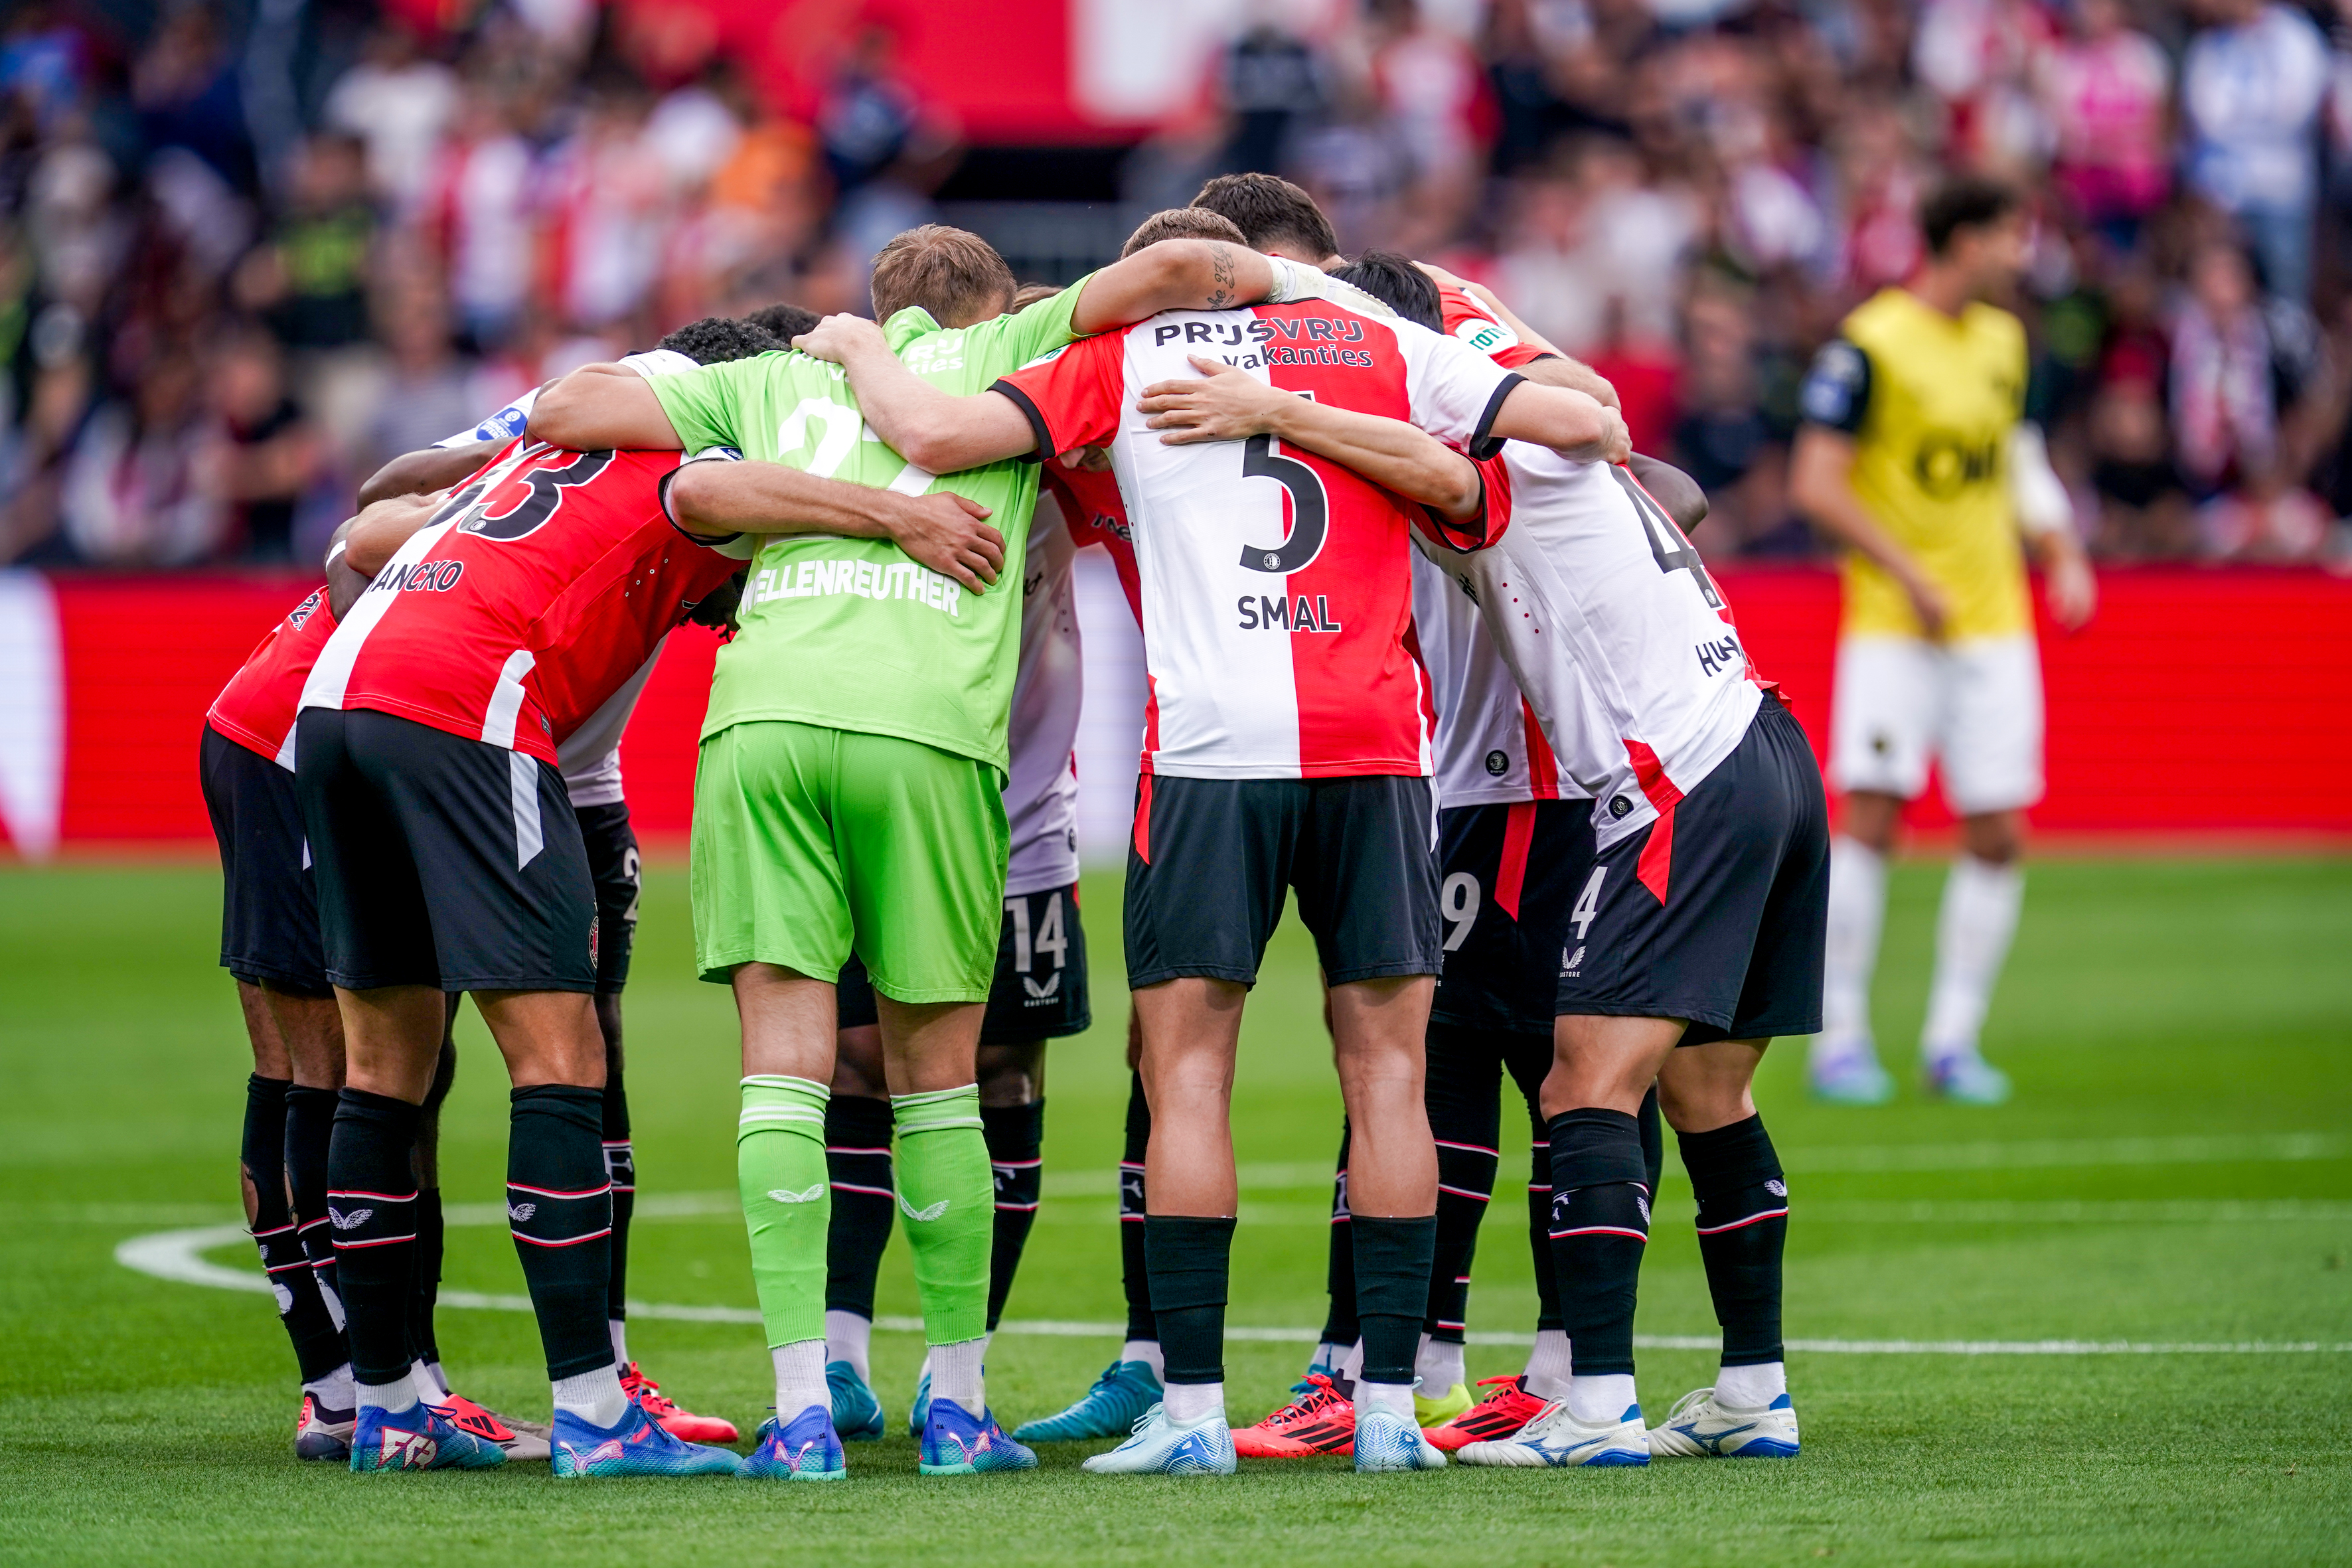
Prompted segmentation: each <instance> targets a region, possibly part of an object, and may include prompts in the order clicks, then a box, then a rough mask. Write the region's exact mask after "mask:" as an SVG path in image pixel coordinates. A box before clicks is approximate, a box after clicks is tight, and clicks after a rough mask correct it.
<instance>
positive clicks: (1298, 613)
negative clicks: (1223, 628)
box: [1234, 594, 1347, 632]
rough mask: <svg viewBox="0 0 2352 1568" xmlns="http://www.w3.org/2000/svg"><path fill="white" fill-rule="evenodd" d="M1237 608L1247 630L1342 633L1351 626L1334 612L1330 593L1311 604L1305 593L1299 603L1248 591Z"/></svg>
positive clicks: (1235, 606)
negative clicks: (1342, 622)
mask: <svg viewBox="0 0 2352 1568" xmlns="http://www.w3.org/2000/svg"><path fill="white" fill-rule="evenodd" d="M1234 608H1235V609H1236V610H1238V611H1239V612H1240V613H1241V623H1242V630H1244V631H1245V632H1268V631H1280V632H1339V631H1345V630H1347V628H1346V627H1345V626H1341V625H1340V624H1339V616H1335V615H1333V614H1332V613H1331V600H1330V598H1329V596H1328V595H1323V594H1318V595H1315V597H1314V600H1313V601H1312V602H1311V603H1310V602H1309V601H1308V599H1307V595H1304V594H1301V595H1298V598H1297V602H1296V603H1294V602H1292V601H1291V600H1290V599H1289V598H1287V597H1285V598H1279V599H1277V598H1270V597H1268V596H1266V595H1261V594H1244V595H1242V596H1241V598H1240V599H1239V600H1237V601H1236V602H1235V603H1234Z"/></svg>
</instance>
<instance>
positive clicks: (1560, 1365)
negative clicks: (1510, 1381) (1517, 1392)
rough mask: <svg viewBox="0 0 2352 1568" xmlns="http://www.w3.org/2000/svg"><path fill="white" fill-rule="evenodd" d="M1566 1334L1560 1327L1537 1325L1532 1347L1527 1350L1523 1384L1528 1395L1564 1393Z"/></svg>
mask: <svg viewBox="0 0 2352 1568" xmlns="http://www.w3.org/2000/svg"><path fill="white" fill-rule="evenodd" d="M1568 1376H1569V1360H1568V1334H1567V1332H1566V1331H1564V1330H1560V1329H1538V1330H1537V1331H1536V1348H1535V1349H1533V1350H1531V1351H1529V1352H1528V1375H1527V1383H1526V1387H1527V1391H1528V1396H1529V1397H1530V1398H1534V1399H1541V1400H1546V1401H1549V1400H1554V1399H1565V1398H1567V1397H1568Z"/></svg>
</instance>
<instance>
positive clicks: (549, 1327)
mask: <svg viewBox="0 0 2352 1568" xmlns="http://www.w3.org/2000/svg"><path fill="white" fill-rule="evenodd" d="M510 1117H511V1121H510V1122H509V1130H508V1137H507V1219H508V1221H509V1229H510V1230H511V1232H512V1234H513V1236H514V1243H515V1252H516V1254H517V1256H519V1257H520V1258H521V1259H522V1278H523V1283H524V1284H525V1285H526V1286H528V1287H529V1288H530V1306H531V1311H532V1313H533V1315H535V1316H536V1317H537V1318H538V1319H539V1339H540V1344H541V1348H542V1349H543V1350H544V1351H545V1352H546V1353H547V1376H548V1381H550V1382H551V1383H555V1382H561V1381H562V1380H563V1379H564V1378H567V1377H577V1376H580V1375H581V1374H583V1373H592V1372H595V1371H597V1370H598V1369H599V1368H603V1367H609V1366H611V1365H612V1364H613V1336H612V1331H610V1330H609V1329H607V1328H606V1327H605V1326H604V1321H605V1320H604V1301H605V1296H606V1293H607V1292H608V1290H609V1289H610V1288H611V1284H612V1278H611V1277H612V1270H613V1184H612V1180H611V1178H610V1177H608V1176H606V1175H605V1173H604V1090H602V1089H584V1088H581V1087H579V1086H577V1085H573V1084H562V1083H550V1084H540V1085H537V1086H535V1087H533V1088H530V1089H516V1090H515V1091H514V1095H513V1104H512V1110H511V1111H510Z"/></svg>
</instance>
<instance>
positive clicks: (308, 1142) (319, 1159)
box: [286, 1084, 343, 1329]
mask: <svg viewBox="0 0 2352 1568" xmlns="http://www.w3.org/2000/svg"><path fill="white" fill-rule="evenodd" d="M339 1103H340V1101H339V1099H338V1097H337V1094H336V1091H335V1090H333V1089H305V1088H303V1087H302V1086H301V1085H300V1084H296V1085H294V1086H293V1087H292V1088H290V1089H288V1090H287V1091H286V1191H287V1194H288V1195H289V1197H290V1198H291V1199H292V1200H293V1208H294V1231H295V1236H296V1237H297V1238H298V1239H299V1241H300V1242H301V1244H302V1255H303V1256H304V1257H305V1258H309V1259H310V1279H311V1280H312V1281H313V1282H314V1283H315V1284H316V1285H317V1287H318V1290H319V1299H320V1300H321V1301H323V1302H324V1303H325V1304H326V1308H327V1315H328V1316H329V1317H330V1318H331V1319H333V1320H334V1323H335V1327H336V1328H338V1329H341V1327H342V1326H343V1298H342V1292H341V1290H340V1289H338V1288H337V1286H336V1281H335V1227H334V1226H332V1225H331V1224H329V1223H328V1220H327V1145H328V1143H329V1142H330V1141H331V1139H332V1138H333V1137H334V1132H335V1107H336V1106H337V1104H339Z"/></svg>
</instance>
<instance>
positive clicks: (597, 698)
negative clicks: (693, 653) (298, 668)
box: [302, 439, 748, 763]
mask: <svg viewBox="0 0 2352 1568" xmlns="http://www.w3.org/2000/svg"><path fill="white" fill-rule="evenodd" d="M688 460H690V459H686V458H682V457H681V456H680V454H678V453H676V452H566V451H562V450H559V449H557V448H555V447H550V446H547V445H546V444H545V443H543V442H540V443H534V442H531V441H530V440H528V439H521V440H517V441H514V442H510V443H509V444H508V445H507V446H506V447H504V448H502V449H501V450H500V451H499V455H498V456H497V457H496V458H493V459H492V460H491V461H490V462H489V463H488V464H487V465H486V466H485V467H484V468H482V469H481V470H480V471H479V472H478V473H477V474H476V475H475V476H474V478H473V479H469V480H467V483H466V484H465V485H464V486H463V487H462V488H461V489H458V490H457V493H456V494H454V495H452V496H451V497H450V498H449V500H448V502H447V503H446V505H444V506H443V507H442V509H441V510H440V511H439V512H438V513H436V517H435V520H434V521H432V522H431V523H429V524H427V525H426V526H425V527H424V528H422V529H420V530H418V531H417V532H416V533H415V535H414V536H412V537H411V538H410V539H409V541H408V542H407V543H405V544H404V545H403V546H402V547H401V548H400V550H399V552H397V553H396V554H394V556H393V558H392V561H391V563H389V564H387V565H386V566H385V567H384V569H383V571H382V572H379V573H378V574H376V577H375V581H373V583H370V584H368V587H367V591H366V592H365V593H363V594H362V595H360V598H359V602H358V603H357V604H355V605H352V611H351V614H350V615H349V616H345V617H344V620H343V623H342V625H341V626H338V627H337V628H336V629H335V635H334V636H333V637H330V638H329V639H328V642H327V646H326V647H325V649H324V650H322V651H321V652H320V656H319V661H318V663H317V665H316V666H315V667H314V668H312V669H311V671H310V680H309V682H308V683H307V684H306V685H305V686H304V687H303V689H302V706H303V707H305V708H343V709H351V708H369V709H373V710H377V711H379V712H384V713H393V714H397V715H398V716H400V717H402V718H404V719H414V720H415V721H417V722H419V723H422V724H430V725H432V726H433V727H434V728H435V729H436V730H445V731H448V732H449V733H450V734H453V735H464V736H467V737H468V738H470V739H476V740H480V741H485V742H488V743H489V744H491V745H494V746H501V747H504V748H506V749H508V750H509V751H516V752H525V753H527V754H529V755H530V756H534V757H538V758H540V759H541V761H544V762H548V763H553V762H555V761H556V760H557V759H556V748H557V747H558V746H560V745H561V744H562V742H564V741H566V740H568V739H569V738H570V737H571V736H572V732H573V731H575V730H577V729H579V728H580V726H581V724H582V723H583V721H586V720H587V719H588V718H589V717H590V716H591V715H593V714H594V713H595V712H596V710H598V709H599V708H601V707H603V706H604V703H605V702H606V700H609V699H610V698H611V697H612V696H613V695H614V692H615V691H617V690H619V689H621V688H622V687H623V686H624V685H625V683H626V682H627V681H628V680H629V679H630V678H631V677H632V676H634V675H635V674H636V672H637V670H638V669H639V668H641V667H642V666H643V665H644V664H645V662H646V659H647V658H650V657H651V656H652V653H653V650H654V648H655V647H656V645H657V644H658V643H659V642H660V641H661V639H662V637H663V636H664V635H665V634H667V632H668V631H669V629H670V628H671V627H672V626H676V625H677V623H678V621H679V620H680V619H681V618H682V617H683V616H684V615H685V613H686V611H687V609H688V607H689V606H691V605H693V604H694V603H695V602H696V601H697V600H698V599H700V598H701V597H702V596H703V595H706V594H708V593H709V592H710V591H711V590H712V589H713V588H716V587H717V586H718V585H719V584H720V583H722V582H724V581H726V579H727V578H728V576H729V575H730V574H732V573H733V572H734V571H735V569H736V567H737V566H738V565H739V564H740V563H741V562H742V561H743V560H744V559H745V558H746V554H747V552H748V546H747V544H746V542H743V541H740V540H738V541H736V542H731V543H729V544H727V545H726V546H725V549H726V550H727V551H728V552H730V553H721V552H720V550H719V549H717V548H712V547H709V546H707V545H704V544H702V543H699V542H696V541H694V540H692V539H690V538H688V536H687V535H686V534H684V533H682V532H680V531H678V529H677V527H676V526H675V525H674V524H673V523H672V522H671V521H670V520H669V518H668V516H667V514H666V513H665V512H664V510H663V509H662V502H661V481H662V479H663V478H664V477H665V476H666V475H667V474H669V473H671V472H672V471H673V470H675V469H676V468H677V467H678V466H679V464H680V463H681V462H682V461H688ZM551 524H552V525H553V526H551Z"/></svg>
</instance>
